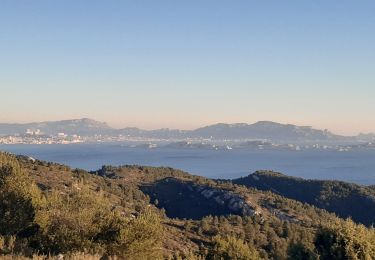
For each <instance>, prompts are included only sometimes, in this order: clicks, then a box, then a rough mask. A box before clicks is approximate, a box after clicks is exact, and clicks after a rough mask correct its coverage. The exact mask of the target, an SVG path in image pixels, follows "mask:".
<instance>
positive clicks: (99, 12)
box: [0, 0, 375, 135]
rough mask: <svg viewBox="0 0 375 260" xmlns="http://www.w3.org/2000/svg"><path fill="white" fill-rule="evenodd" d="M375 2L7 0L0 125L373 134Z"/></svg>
mask: <svg viewBox="0 0 375 260" xmlns="http://www.w3.org/2000/svg"><path fill="white" fill-rule="evenodd" d="M374 10H375V1H366V0H363V1H362V0H361V1H354V0H352V1H346V0H337V1H335V0H331V1H327V0H314V1H300V0H294V1H292V0H282V1H280V0H274V1H271V0H262V1H261V0H256V1H255V0H236V1H229V0H227V1H223V0H189V1H176V0H170V1H166V0H158V1H155V0H149V1H147V0H134V1H126V0H122V1H120V0H106V1H102V0H101V1H97V0H54V1H48V0H32V1H31V0H2V1H0V111H1V112H0V122H31V121H46V120H61V119H72V118H82V117H89V118H94V119H97V120H99V121H105V122H107V123H109V124H110V125H111V126H113V127H127V126H137V127H142V128H146V129H152V128H164V127H168V128H180V129H193V128H196V127H200V126H203V125H208V124H212V123H218V122H227V123H235V122H245V123H253V122H256V121H259V120H270V121H277V122H281V123H292V124H297V125H310V126H314V127H316V128H321V129H330V130H331V131H334V132H336V133H339V134H348V135H349V134H356V133H359V132H375V118H374V112H375V102H374V99H375V48H374V46H375V15H374Z"/></svg>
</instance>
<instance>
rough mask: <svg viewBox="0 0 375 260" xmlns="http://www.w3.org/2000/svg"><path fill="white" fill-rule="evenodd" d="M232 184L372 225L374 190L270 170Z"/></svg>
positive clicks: (374, 210) (374, 209) (374, 207)
mask: <svg viewBox="0 0 375 260" xmlns="http://www.w3.org/2000/svg"><path fill="white" fill-rule="evenodd" d="M233 183H235V184H241V185H245V186H246V187H251V188H256V189H259V190H263V191H271V192H273V193H275V194H279V195H281V196H284V197H287V198H290V199H294V200H298V201H301V202H303V203H309V204H310V205H314V206H316V207H318V208H322V209H326V210H327V211H329V212H332V213H335V214H337V215H338V216H339V217H342V218H348V217H351V218H352V219H353V220H354V221H356V222H359V223H363V224H365V225H373V224H375V190H374V189H373V187H366V186H361V185H357V184H352V183H345V182H341V181H326V180H324V181H323V180H304V179H302V178H295V177H290V176H286V175H283V174H281V173H276V172H269V171H258V172H255V173H253V174H250V175H249V176H247V177H244V178H239V179H235V180H233Z"/></svg>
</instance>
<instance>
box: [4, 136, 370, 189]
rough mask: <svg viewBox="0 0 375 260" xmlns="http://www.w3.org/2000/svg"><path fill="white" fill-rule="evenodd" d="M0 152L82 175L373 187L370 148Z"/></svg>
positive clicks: (77, 147) (113, 147)
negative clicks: (275, 177)
mask: <svg viewBox="0 0 375 260" xmlns="http://www.w3.org/2000/svg"><path fill="white" fill-rule="evenodd" d="M0 150H1V151H7V152H11V153H14V154H22V155H27V156H31V157H33V158H37V159H40V160H45V161H52V162H57V163H61V164H66V165H69V166H70V167H72V168H80V169H85V170H88V171H92V170H97V169H99V168H101V167H102V166H103V165H114V166H119V165H147V166H168V167H173V168H177V169H181V170H184V171H186V172H189V173H191V174H195V175H200V176H204V177H208V178H215V179H217V178H219V179H233V178H238V177H243V176H247V175H249V174H251V173H253V172H255V171H257V170H273V171H277V172H281V173H283V174H286V175H290V176H296V177H302V178H305V179H324V180H341V181H346V182H353V183H357V184H362V185H375V149H355V150H351V151H346V152H338V151H325V150H302V151H289V150H253V149H248V150H247V149H237V150H236V149H233V150H208V149H186V148H165V147H161V148H153V149H149V148H145V147H129V146H127V145H123V144H121V143H107V144H105V143H98V144H67V145H62V144H56V145H30V144H19V145H18V144H13V145H0Z"/></svg>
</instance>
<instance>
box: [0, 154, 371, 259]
mask: <svg viewBox="0 0 375 260" xmlns="http://www.w3.org/2000/svg"><path fill="white" fill-rule="evenodd" d="M58 254H63V255H64V256H65V259H84V258H90V259H109V258H111V257H114V256H116V257H118V258H120V259H372V257H373V256H374V255H375V231H374V229H372V228H367V227H365V226H363V225H358V224H355V223H353V222H352V221H351V220H343V219H339V218H337V217H335V216H334V215H333V214H330V213H328V212H326V211H325V210H322V209H318V208H316V207H313V206H310V205H308V204H303V203H301V202H298V201H295V200H291V199H287V198H285V197H282V196H280V195H278V194H275V193H271V192H268V191H259V190H256V189H253V188H246V187H244V186H242V185H235V184H232V183H229V182H226V181H215V180H210V179H206V178H203V177H199V176H194V175H190V174H188V173H185V172H182V171H179V170H175V169H171V168H163V167H161V168H153V167H142V166H123V167H111V166H104V167H103V168H102V169H100V170H98V171H95V172H86V171H83V170H79V169H70V168H69V167H67V166H64V165H60V164H55V163H50V162H43V161H38V160H36V161H34V160H32V159H30V158H28V157H22V156H21V157H20V156H19V157H15V156H13V155H9V154H4V153H0V255H2V257H3V258H9V259H10V258H15V257H18V258H20V259H21V258H23V257H34V258H36V257H39V258H42V257H44V258H47V256H48V257H49V258H54V257H55V256H57V255H58Z"/></svg>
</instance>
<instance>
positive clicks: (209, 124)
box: [0, 117, 375, 136]
mask: <svg viewBox="0 0 375 260" xmlns="http://www.w3.org/2000/svg"><path fill="white" fill-rule="evenodd" d="M82 119H89V120H94V121H97V122H100V123H105V124H107V125H108V126H109V127H111V128H114V129H123V128H132V127H136V128H139V129H143V130H158V129H171V130H186V131H189V130H195V129H198V128H201V127H206V126H211V125H216V124H248V125H251V124H255V123H258V122H273V123H279V124H283V125H288V124H290V125H296V126H300V127H311V128H313V129H318V130H328V131H330V132H332V133H333V134H340V133H337V132H335V131H332V130H331V129H328V128H324V127H315V126H312V125H308V124H295V123H290V122H278V121H272V120H258V121H254V122H242V121H241V122H240V121H239V122H225V121H218V122H212V123H207V124H203V125H198V126H195V127H191V128H179V127H168V126H165V127H156V128H146V127H140V126H137V125H117V126H116V125H114V124H111V123H108V122H107V121H105V120H97V119H95V118H88V117H77V118H64V119H58V120H56V119H52V120H42V121H19V122H13V121H12V122H0V124H30V123H45V122H59V121H70V120H82ZM358 134H375V131H374V132H358V133H354V134H352V135H346V134H341V135H344V136H355V135H358Z"/></svg>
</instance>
